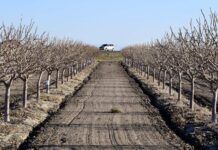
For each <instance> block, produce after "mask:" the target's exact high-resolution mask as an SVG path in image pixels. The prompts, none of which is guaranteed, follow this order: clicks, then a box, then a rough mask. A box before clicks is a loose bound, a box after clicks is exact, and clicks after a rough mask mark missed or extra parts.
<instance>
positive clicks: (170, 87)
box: [169, 75, 173, 96]
mask: <svg viewBox="0 0 218 150" xmlns="http://www.w3.org/2000/svg"><path fill="white" fill-rule="evenodd" d="M172 87H173V78H172V76H171V75H170V86H169V95H170V96H171V95H172Z"/></svg>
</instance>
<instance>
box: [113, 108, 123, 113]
mask: <svg viewBox="0 0 218 150" xmlns="http://www.w3.org/2000/svg"><path fill="white" fill-rule="evenodd" d="M110 112H111V113H121V111H120V110H119V109H118V108H111V111H110Z"/></svg>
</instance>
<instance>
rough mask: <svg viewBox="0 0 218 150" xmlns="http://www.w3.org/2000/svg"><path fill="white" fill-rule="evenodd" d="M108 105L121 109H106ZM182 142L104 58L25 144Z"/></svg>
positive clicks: (162, 145)
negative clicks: (88, 77) (86, 81)
mask: <svg viewBox="0 0 218 150" xmlns="http://www.w3.org/2000/svg"><path fill="white" fill-rule="evenodd" d="M112 108H117V109H118V110H120V111H121V113H111V112H110V111H111V109H112ZM185 145H186V144H184V143H183V141H182V140H181V139H179V138H178V137H177V136H176V135H175V134H173V133H172V132H171V131H170V130H169V129H168V128H167V126H166V125H165V123H164V121H163V120H162V119H161V117H160V115H159V113H158V111H157V110H156V109H155V108H154V107H152V106H151V105H150V103H149V99H148V98H147V97H146V96H145V95H143V94H142V92H141V91H140V90H139V88H138V87H137V84H136V83H135V82H134V81H133V80H132V79H130V77H128V75H127V74H126V72H125V71H124V70H123V69H122V67H121V65H120V64H119V63H116V62H113V63H111V62H103V63H101V64H100V65H99V66H98V68H97V70H96V71H95V72H94V73H93V74H92V77H91V80H90V81H89V82H88V83H87V84H86V85H85V86H84V87H83V88H82V89H81V90H80V91H79V92H78V93H77V94H76V95H75V96H74V97H73V98H72V99H71V100H69V101H68V102H67V104H66V106H65V107H64V108H63V109H62V110H60V111H59V112H58V113H57V114H56V115H54V116H53V117H52V118H51V119H50V121H49V122H48V123H46V125H45V127H44V128H43V129H41V130H40V131H39V134H38V135H37V136H36V137H35V138H34V139H33V140H32V141H31V143H30V144H29V145H28V148H27V149H32V148H33V149H87V150H90V149H124V150H127V149H155V150H156V149H184V146H185Z"/></svg>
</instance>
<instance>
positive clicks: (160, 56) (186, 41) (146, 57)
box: [122, 11, 218, 123]
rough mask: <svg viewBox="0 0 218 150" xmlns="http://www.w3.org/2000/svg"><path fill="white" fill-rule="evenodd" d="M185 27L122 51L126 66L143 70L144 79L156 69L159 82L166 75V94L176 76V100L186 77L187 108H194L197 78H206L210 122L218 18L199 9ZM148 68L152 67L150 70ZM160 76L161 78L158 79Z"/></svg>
mask: <svg viewBox="0 0 218 150" xmlns="http://www.w3.org/2000/svg"><path fill="white" fill-rule="evenodd" d="M202 16H203V17H202V19H198V20H197V21H196V23H195V24H194V25H193V23H192V21H191V22H190V26H189V27H188V28H186V27H183V28H180V29H179V31H178V32H174V31H173V30H172V29H171V30H170V32H169V33H167V34H166V35H165V36H164V38H162V39H160V40H159V39H158V40H156V41H154V42H150V43H147V44H141V45H134V46H128V47H126V48H124V49H123V50H122V52H123V55H124V56H125V58H126V59H125V62H126V64H127V65H129V66H131V67H134V68H136V69H138V70H139V71H140V72H141V73H143V72H145V75H146V76H147V78H149V75H152V76H153V81H154V79H155V76H156V72H158V77H157V79H158V84H159V85H160V81H161V80H162V82H163V89H164V88H165V82H166V76H167V75H168V76H169V95H171V94H172V85H173V79H175V77H177V79H179V91H178V101H180V100H181V91H182V79H183V77H184V76H185V77H186V78H188V79H189V81H190V83H191V93H192V94H191V98H190V109H192V110H193V109H194V95H195V81H196V78H200V79H201V80H205V81H207V82H208V83H209V85H210V90H211V92H212V93H213V100H212V103H213V104H212V122H214V123H216V122H217V119H216V112H217V111H216V106H217V96H218V95H217V94H218V28H217V27H218V18H217V14H216V13H215V12H212V11H211V13H210V15H209V17H207V16H205V15H204V13H203V12H202ZM149 68H153V70H152V71H151V70H150V69H149ZM161 77H162V79H161Z"/></svg>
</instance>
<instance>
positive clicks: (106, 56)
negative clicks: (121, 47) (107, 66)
mask: <svg viewBox="0 0 218 150" xmlns="http://www.w3.org/2000/svg"><path fill="white" fill-rule="evenodd" d="M123 59H124V57H123V55H122V54H121V52H100V53H99V55H98V57H97V58H96V60H97V61H122V60H123Z"/></svg>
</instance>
